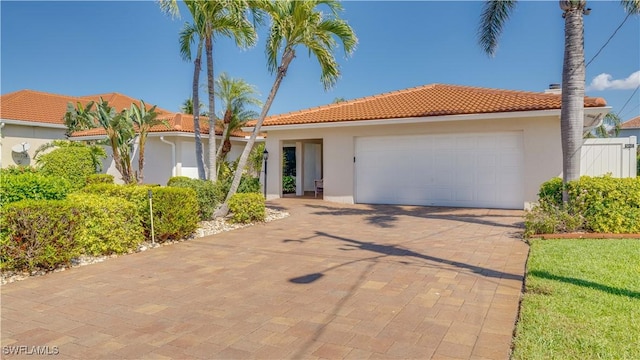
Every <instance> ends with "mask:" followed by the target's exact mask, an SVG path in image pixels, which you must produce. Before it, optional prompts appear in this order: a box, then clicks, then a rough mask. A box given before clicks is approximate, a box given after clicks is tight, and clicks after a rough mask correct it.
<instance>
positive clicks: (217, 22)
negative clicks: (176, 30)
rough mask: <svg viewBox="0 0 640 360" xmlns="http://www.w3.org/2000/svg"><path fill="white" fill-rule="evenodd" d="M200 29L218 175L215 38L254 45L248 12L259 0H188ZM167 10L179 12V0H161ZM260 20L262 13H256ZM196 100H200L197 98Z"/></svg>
mask: <svg viewBox="0 0 640 360" xmlns="http://www.w3.org/2000/svg"><path fill="white" fill-rule="evenodd" d="M185 4H186V5H187V8H188V9H189V12H191V15H192V16H193V19H194V24H196V26H197V28H198V29H199V35H200V39H201V41H203V42H204V47H205V52H206V56H207V90H208V94H209V115H210V116H209V178H210V179H211V180H212V181H215V180H216V179H217V172H216V132H215V122H216V119H215V116H214V114H215V90H214V72H213V38H214V37H215V36H216V35H223V36H226V37H230V38H232V39H234V40H235V42H236V45H237V46H239V47H241V48H246V47H250V46H253V45H255V43H256V41H257V40H258V36H257V34H256V31H255V28H254V24H253V23H252V22H251V21H249V19H248V14H249V13H250V12H252V13H253V14H254V15H257V14H258V12H257V5H258V2H257V1H248V0H216V1H195V0H185ZM160 6H161V8H162V9H163V10H165V12H169V13H172V14H178V4H177V1H176V0H160ZM254 19H256V20H258V19H259V16H257V17H254ZM194 103H197V102H196V101H195V98H194Z"/></svg>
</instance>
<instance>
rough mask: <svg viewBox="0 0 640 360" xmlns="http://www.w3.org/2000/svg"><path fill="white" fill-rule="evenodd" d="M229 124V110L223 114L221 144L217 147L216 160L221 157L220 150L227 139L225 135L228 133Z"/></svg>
mask: <svg viewBox="0 0 640 360" xmlns="http://www.w3.org/2000/svg"><path fill="white" fill-rule="evenodd" d="M230 122H231V110H229V109H227V111H225V112H224V124H223V128H222V142H221V143H220V146H218V151H217V152H216V157H217V158H218V159H220V156H221V155H222V148H223V147H224V142H225V140H226V139H227V134H228V133H229V123H230Z"/></svg>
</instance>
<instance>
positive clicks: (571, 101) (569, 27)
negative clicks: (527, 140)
mask: <svg viewBox="0 0 640 360" xmlns="http://www.w3.org/2000/svg"><path fill="white" fill-rule="evenodd" d="M516 3H517V1H516V0H489V1H486V2H485V4H484V9H483V12H482V17H481V21H480V29H479V42H480V46H481V47H482V49H483V50H484V51H485V52H486V53H487V54H489V55H492V56H493V55H494V54H495V52H496V48H497V45H498V38H499V37H500V35H501V34H502V30H503V28H504V24H505V22H506V21H507V19H508V18H509V15H511V13H512V12H513V9H514V8H515V5H516ZM621 3H622V6H623V7H624V8H625V10H626V11H627V12H628V13H631V14H638V13H640V1H638V0H622V1H621ZM560 9H561V10H562V11H563V13H562V17H563V18H564V19H565V25H564V34H565V46H564V63H563V66H562V106H561V109H560V133H561V138H562V174H563V179H562V180H563V183H565V184H566V183H567V182H569V181H573V180H576V179H578V178H579V177H580V154H581V152H580V149H581V147H582V137H583V125H584V87H585V62H584V21H583V17H582V16H583V15H585V14H588V13H589V9H587V8H586V0H561V1H560ZM562 199H563V201H564V202H567V201H568V193H567V191H566V189H565V191H563V195H562Z"/></svg>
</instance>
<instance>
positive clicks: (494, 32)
mask: <svg viewBox="0 0 640 360" xmlns="http://www.w3.org/2000/svg"><path fill="white" fill-rule="evenodd" d="M515 5H516V0H489V1H486V2H485V3H484V6H483V9H482V16H481V19H480V27H479V29H478V42H479V43H480V46H481V47H482V50H483V51H484V52H485V53H487V54H488V55H490V56H493V55H495V53H496V49H497V48H498V39H499V38H500V36H501V35H502V31H503V29H504V24H505V22H506V21H507V20H508V19H509V16H510V15H511V13H512V12H513V9H514V8H515Z"/></svg>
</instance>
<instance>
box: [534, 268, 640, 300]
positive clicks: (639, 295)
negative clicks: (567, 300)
mask: <svg viewBox="0 0 640 360" xmlns="http://www.w3.org/2000/svg"><path fill="white" fill-rule="evenodd" d="M529 275H531V276H536V277H539V278H543V279H549V280H554V281H560V282H563V283H567V284H572V285H577V286H582V287H586V288H590V289H594V290H599V291H603V292H606V293H609V294H613V295H620V296H627V297H630V298H632V299H640V292H638V291H633V290H629V289H620V288H616V287H612V286H607V285H603V284H599V283H596V282H593V281H589V280H584V279H578V278H573V277H566V276H560V275H555V274H551V273H549V272H547V271H538V270H532V271H530V272H529Z"/></svg>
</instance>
